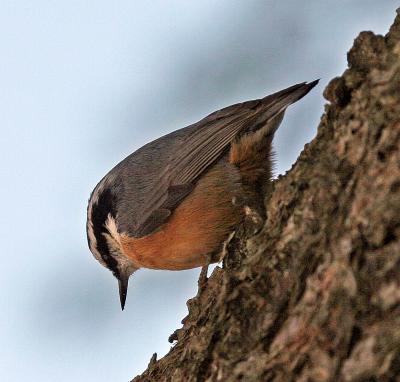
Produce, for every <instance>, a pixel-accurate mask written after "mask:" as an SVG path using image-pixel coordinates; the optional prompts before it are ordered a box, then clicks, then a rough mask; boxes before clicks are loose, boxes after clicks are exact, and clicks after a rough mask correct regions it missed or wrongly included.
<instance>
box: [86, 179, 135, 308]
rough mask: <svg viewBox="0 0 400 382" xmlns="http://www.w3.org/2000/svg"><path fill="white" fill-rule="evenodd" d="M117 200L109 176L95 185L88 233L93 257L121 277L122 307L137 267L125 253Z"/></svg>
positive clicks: (90, 203) (88, 213)
mask: <svg viewBox="0 0 400 382" xmlns="http://www.w3.org/2000/svg"><path fill="white" fill-rule="evenodd" d="M116 203H117V199H116V195H115V194H114V193H113V190H112V187H111V186H110V182H109V179H107V177H106V178H104V179H103V180H102V181H101V182H100V183H99V184H98V185H97V186H96V188H95V189H94V191H93V192H92V194H91V196H90V199H89V204H88V209H87V223H86V232H87V240H88V245H89V248H90V251H91V252H92V254H93V256H94V257H95V258H96V260H98V261H99V262H100V264H102V265H103V266H105V267H106V268H108V269H109V270H110V271H111V272H112V273H113V275H114V276H115V277H116V278H117V279H118V284H119V295H120V301H121V308H122V310H123V309H124V306H125V301H126V295H127V290H128V280H129V277H130V275H131V274H132V273H133V272H135V271H136V270H137V269H138V267H136V266H135V265H134V263H133V262H132V260H131V259H130V258H129V257H127V256H126V255H125V254H124V252H123V249H122V245H121V236H120V234H119V232H118V222H117V213H116Z"/></svg>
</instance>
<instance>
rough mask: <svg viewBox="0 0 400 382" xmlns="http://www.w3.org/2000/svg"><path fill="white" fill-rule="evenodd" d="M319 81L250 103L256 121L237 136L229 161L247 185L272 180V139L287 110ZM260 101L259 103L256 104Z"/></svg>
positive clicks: (287, 89) (297, 86)
mask: <svg viewBox="0 0 400 382" xmlns="http://www.w3.org/2000/svg"><path fill="white" fill-rule="evenodd" d="M318 81H319V80H315V81H312V82H310V83H308V84H307V83H305V82H303V83H300V84H297V85H293V86H290V87H289V88H286V89H283V90H281V91H279V92H276V93H273V94H271V95H268V96H266V97H264V98H262V99H260V100H258V102H257V101H250V102H253V104H250V103H249V104H248V106H250V105H251V108H252V109H253V110H255V111H256V119H254V120H253V121H252V125H251V127H250V128H248V129H246V132H245V134H243V135H241V136H239V137H237V139H236V140H235V141H234V142H233V143H232V145H231V149H230V155H229V160H230V162H231V163H233V164H235V165H236V166H237V167H238V168H239V170H240V172H241V175H242V180H243V181H244V182H245V183H247V184H253V185H256V184H258V185H259V186H261V187H263V185H267V184H268V183H269V181H270V179H271V178H272V164H273V152H272V139H273V137H274V133H275V131H276V130H277V129H278V127H279V125H280V123H281V121H282V119H283V115H284V113H285V110H286V108H287V107H288V106H290V105H291V104H292V103H294V102H296V101H298V100H299V99H301V98H303V97H304V96H305V95H306V94H307V93H308V92H309V91H310V90H311V89H312V88H313V87H314V86H316V85H317V84H318ZM255 102H257V103H255Z"/></svg>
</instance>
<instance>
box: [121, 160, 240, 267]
mask: <svg viewBox="0 0 400 382" xmlns="http://www.w3.org/2000/svg"><path fill="white" fill-rule="evenodd" d="M242 193H243V191H242V187H241V182H240V175H239V171H238V169H237V167H235V166H234V165H233V164H231V163H228V162H227V160H226V159H224V160H220V162H218V163H217V164H216V165H214V166H213V167H212V168H211V169H210V170H209V171H208V172H207V173H206V174H205V175H204V176H203V177H202V178H201V179H200V180H199V181H198V183H197V184H196V187H195V188H194V190H193V191H192V192H191V193H190V194H189V195H188V196H187V197H186V198H185V200H184V201H183V202H182V203H181V204H180V205H179V206H178V207H177V208H176V209H175V211H174V212H173V213H172V215H171V217H170V218H169V220H168V222H167V223H165V224H164V225H163V226H162V227H161V228H160V229H159V230H157V231H156V232H154V233H152V234H150V235H148V236H145V237H142V238H139V239H135V238H131V237H129V236H127V235H125V234H122V235H121V245H122V248H123V251H124V253H125V255H126V256H128V257H130V258H131V259H132V260H133V262H134V263H135V264H136V265H137V266H138V267H144V268H152V269H169V270H181V269H189V268H195V267H199V266H202V265H205V264H206V263H207V262H208V261H209V256H208V255H210V254H211V253H213V252H216V251H218V250H220V249H221V245H222V243H223V242H224V240H226V238H227V237H228V235H229V234H230V233H231V232H232V230H233V227H234V226H235V225H237V224H238V223H239V222H240V220H241V217H242V214H241V210H240V208H239V207H236V206H234V205H233V204H232V198H234V197H241V196H242Z"/></svg>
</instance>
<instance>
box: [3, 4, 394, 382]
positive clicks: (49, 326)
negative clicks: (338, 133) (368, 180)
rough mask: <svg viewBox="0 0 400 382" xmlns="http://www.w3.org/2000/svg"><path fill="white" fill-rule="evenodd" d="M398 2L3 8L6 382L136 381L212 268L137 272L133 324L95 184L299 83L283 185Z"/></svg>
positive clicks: (285, 137) (283, 139)
mask: <svg viewBox="0 0 400 382" xmlns="http://www.w3.org/2000/svg"><path fill="white" fill-rule="evenodd" d="M396 6H398V2H397V1H391V0H380V1H376V0H354V1H350V0H349V1H344V0H342V1H338V0H335V1H333V0H329V1H323V2H322V1H317V0H310V1H307V2H299V1H295V0H287V1H279V2H278V1H267V0H265V1H261V0H260V1H253V0H246V1H245V0H242V1H239V0H238V1H228V0H221V1H218V2H216V1H211V0H203V1H197V2H194V1H192V2H189V1H184V0H180V1H178V0H175V1H161V0H158V1H152V2H147V4H145V2H139V1H133V0H131V1H128V0H120V1H118V2H115V1H113V2H112V1H104V0H97V1H82V0H79V1H77V0H69V1H65V0H64V1H63V0H59V1H50V0H47V1H44V0H37V1H34V2H32V1H26V0H20V1H18V0H13V1H11V0H3V1H1V2H0V51H1V59H0V116H1V117H0V118H1V132H2V134H1V140H0V150H1V151H0V152H1V156H2V160H1V162H0V163H1V164H0V175H1V179H2V187H1V188H0V197H1V200H3V202H4V203H3V209H2V211H3V218H2V219H1V223H0V224H1V227H0V232H1V238H2V251H1V260H2V264H3V267H2V269H3V271H2V275H1V277H0V281H1V288H0V311H1V312H2V314H1V316H0V341H1V343H0V352H1V354H0V380H1V381H7V382H8V381H12V382H14V381H22V380H25V379H29V380H30V381H41V382H46V381H54V380H57V381H58V382H63V381H68V382H70V381H97V382H103V381H104V382H106V381H128V380H129V379H130V378H133V377H134V376H135V375H136V374H138V373H140V372H141V371H142V370H143V369H144V368H145V367H146V365H147V363H148V360H149V359H150V357H151V355H152V353H153V352H157V353H158V354H159V356H161V355H163V354H164V353H165V352H166V351H168V349H169V347H170V344H169V343H168V341H167V338H168V336H169V335H170V334H171V333H172V332H173V331H174V330H175V329H176V328H177V327H179V326H180V320H181V319H182V318H183V317H184V316H185V315H186V311H187V309H186V305H185V302H186V300H187V299H188V298H190V297H192V296H193V295H194V294H195V293H196V286H197V276H198V273H199V270H192V271H185V272H177V273H174V272H160V271H140V272H138V273H136V274H135V275H134V277H133V278H132V280H131V285H130V290H129V293H128V299H127V307H126V309H125V311H124V312H121V310H120V307H119V299H118V291H117V283H116V280H115V279H114V278H113V277H112V275H111V273H110V272H108V271H107V270H105V269H104V268H102V267H101V266H100V265H99V264H98V263H97V262H96V261H95V260H94V259H93V258H92V256H91V254H90V252H89V250H88V248H87V244H86V234H85V219H86V216H85V213H86V203H87V199H88V197H89V194H90V192H91V190H92V188H93V187H94V186H95V184H96V183H97V181H98V180H99V179H100V178H101V177H102V176H103V175H104V174H105V172H106V171H108V170H109V169H110V168H111V167H112V166H114V165H115V164H116V163H117V162H118V161H119V160H121V159H123V158H124V157H125V156H126V155H128V154H129V153H131V152H132V151H134V150H135V149H137V148H138V147H140V146H141V145H143V144H144V143H146V142H148V141H149V140H152V139H154V138H156V137H158V136H160V135H163V134H165V133H167V132H169V131H172V130H175V129H178V128H180V127H183V126H185V125H187V124H189V123H192V122H195V121H197V120H198V119H200V118H202V117H203V116H205V115H206V114H207V113H209V112H211V111H214V110H216V109H218V108H221V107H223V106H227V105H229V104H231V103H235V102H239V101H244V100H247V99H251V98H257V97H261V96H264V95H266V94H268V93H270V92H273V91H276V90H279V89H280V88H283V87H286V86H289V85H291V84H293V83H296V82H300V81H310V80H313V79H315V78H319V77H321V79H322V80H321V84H320V86H318V87H317V88H316V89H314V90H313V92H312V93H311V94H310V95H308V96H307V97H306V98H305V99H304V100H302V101H301V102H299V103H298V104H296V105H295V106H294V107H293V108H291V110H290V112H289V113H288V114H287V117H286V119H285V121H284V123H283V124H282V127H281V130H280V131H279V132H278V134H277V138H276V150H277V152H278V166H277V171H278V172H284V171H285V170H286V169H288V168H290V166H291V164H292V163H293V162H294V160H295V159H296V157H297V156H298V154H299V152H300V151H301V149H302V148H303V146H304V144H305V143H306V142H307V141H309V140H310V139H311V138H312V137H313V136H314V135H315V132H316V127H317V124H318V120H319V118H320V116H321V114H322V111H323V103H324V101H323V99H322V95H321V93H322V90H323V88H324V87H325V85H326V83H327V81H328V80H329V79H331V78H332V77H334V76H335V75H339V74H340V73H341V72H342V71H343V70H344V69H345V67H346V52H347V50H348V49H349V48H350V46H351V44H352V40H353V38H354V37H355V36H356V35H357V34H358V32H359V31H361V30H373V31H375V32H379V33H386V32H387V29H388V27H389V25H390V24H391V23H392V21H393V19H394V16H395V9H396Z"/></svg>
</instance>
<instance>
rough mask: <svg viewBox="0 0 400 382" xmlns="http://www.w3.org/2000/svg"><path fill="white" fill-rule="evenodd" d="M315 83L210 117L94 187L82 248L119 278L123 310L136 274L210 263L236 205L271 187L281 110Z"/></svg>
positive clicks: (126, 162) (238, 213)
mask: <svg viewBox="0 0 400 382" xmlns="http://www.w3.org/2000/svg"><path fill="white" fill-rule="evenodd" d="M318 81H319V80H315V81H312V82H309V83H307V82H302V83H299V84H296V85H293V86H290V87H288V88H286V89H283V90H281V91H278V92H276V93H273V94H270V95H268V96H266V97H264V98H260V99H255V100H251V101H246V102H242V103H238V104H235V105H231V106H228V107H225V108H223V109H221V110H218V111H216V112H214V113H211V114H210V115H208V116H206V117H205V118H203V119H202V120H200V121H199V122H196V123H194V124H192V125H189V126H186V127H184V128H182V129H179V130H176V131H173V132H171V133H169V134H167V135H164V136H162V137H160V138H158V139H156V140H154V141H152V142H150V143H147V144H146V145H144V146H142V147H141V148H139V149H138V150H136V151H135V152H133V153H132V154H130V155H129V156H128V157H126V158H125V159H123V160H122V161H121V162H120V163H118V164H117V165H116V166H115V167H114V168H113V169H112V170H111V171H109V172H108V173H107V174H106V175H105V176H104V177H103V178H102V179H101V180H100V182H99V183H98V184H97V185H96V187H95V188H94V190H93V191H92V193H91V195H90V198H89V202H88V207H87V224H86V231H87V240H88V245H89V249H90V251H91V252H92V254H93V255H94V257H95V258H96V259H97V260H98V261H99V262H100V263H101V264H102V265H103V266H105V267H106V268H108V269H109V270H110V271H111V272H112V273H113V275H114V276H115V277H116V278H117V279H118V284H119V295H120V304H121V308H122V310H123V309H124V307H125V301H126V296H127V290H128V281H129V277H130V276H131V275H132V274H133V273H134V272H135V271H137V270H138V269H140V268H150V269H163V270H184V269H190V268H195V267H200V266H205V265H208V263H210V262H215V261H217V260H215V259H214V258H213V257H212V254H215V253H218V252H219V251H220V250H221V247H222V244H223V243H224V241H225V240H226V239H227V237H228V236H229V235H230V234H231V233H232V231H233V230H234V228H235V227H236V226H237V225H238V224H239V223H240V222H241V221H243V219H244V216H245V213H244V204H246V203H248V204H250V203H251V200H257V198H258V199H259V198H260V195H262V192H263V190H265V189H266V187H268V185H269V184H271V182H272V170H273V169H272V165H273V151H272V140H273V137H274V133H275V132H276V130H277V129H278V127H279V125H280V123H281V121H282V118H283V115H284V113H285V110H286V109H287V107H288V106H289V105H291V104H292V103H294V102H296V101H298V100H299V99H301V98H302V97H304V96H305V95H306V94H307V93H308V92H309V91H310V90H311V89H312V88H313V87H314V86H316V85H317V83H318ZM238 201H242V202H238ZM213 259H214V260H213Z"/></svg>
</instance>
